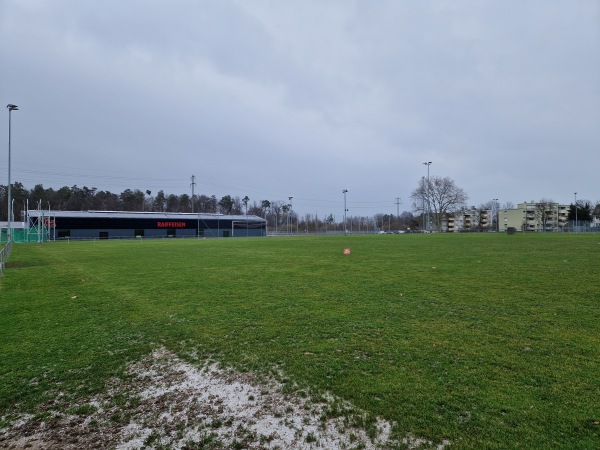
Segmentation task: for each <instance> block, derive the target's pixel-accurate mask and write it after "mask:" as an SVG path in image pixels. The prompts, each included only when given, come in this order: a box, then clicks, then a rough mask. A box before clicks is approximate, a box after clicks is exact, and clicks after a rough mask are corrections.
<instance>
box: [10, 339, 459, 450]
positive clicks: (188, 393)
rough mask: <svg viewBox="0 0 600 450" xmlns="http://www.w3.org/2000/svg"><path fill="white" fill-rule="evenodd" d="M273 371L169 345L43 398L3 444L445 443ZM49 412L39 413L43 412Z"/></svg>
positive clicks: (222, 446) (79, 446)
mask: <svg viewBox="0 0 600 450" xmlns="http://www.w3.org/2000/svg"><path fill="white" fill-rule="evenodd" d="M287 391H289V389H286V387H285V386H284V385H283V384H281V383H279V382H278V381H276V380H275V379H265V378H264V377H261V378H260V379H259V378H258V377H257V376H255V375H254V374H252V373H240V372H236V371H233V370H227V369H223V368H220V367H219V366H218V365H217V364H210V365H205V366H204V367H203V368H198V367H195V366H194V365H192V364H189V363H186V362H184V361H182V360H181V359H179V358H178V357H177V356H176V355H175V354H174V353H172V352H170V351H168V350H166V349H158V350H156V351H154V352H153V353H152V354H151V355H149V356H148V357H146V358H144V359H143V360H141V361H139V362H138V363H136V364H133V365H132V366H130V367H129V370H128V373H127V376H126V377H125V379H120V380H112V381H111V382H110V383H109V384H108V386H107V389H106V392H105V393H104V394H102V395H99V396H96V397H93V398H90V399H87V400H86V401H83V402H81V403H79V404H76V405H62V404H60V402H57V403H54V404H52V403H51V404H48V405H44V407H43V408H42V409H43V412H44V414H41V415H39V416H38V417H33V416H26V415H23V416H22V417H19V418H18V419H17V420H14V421H12V422H11V424H10V426H8V427H6V428H4V429H2V430H0V448H31V449H36V448H39V449H42V448H43V449H82V448H85V449H87V448H116V449H139V448H178V449H230V448H231V449H313V448H315V449H316V448H321V449H322V448H327V449H353V448H361V449H383V448H397V447H402V448H417V447H418V448H439V449H441V448H444V447H445V446H446V445H447V444H448V443H447V442H444V443H442V444H440V445H434V444H433V443H432V442H429V441H426V440H423V439H418V438H414V437H411V436H409V437H406V438H404V439H402V440H400V441H398V440H392V439H391V438H390V432H391V429H392V424H391V423H389V422H386V421H383V420H380V419H374V418H370V417H369V416H368V415H367V414H365V413H363V412H361V411H359V410H357V409H356V408H354V407H353V406H352V405H351V404H350V403H348V402H345V401H342V400H340V399H337V398H334V397H333V396H319V397H318V398H316V397H314V396H310V395H308V393H306V392H305V391H298V390H295V391H293V392H287ZM40 417H42V418H40Z"/></svg>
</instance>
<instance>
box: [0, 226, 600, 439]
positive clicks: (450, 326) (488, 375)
mask: <svg viewBox="0 0 600 450" xmlns="http://www.w3.org/2000/svg"><path fill="white" fill-rule="evenodd" d="M347 248H349V249H350V250H351V251H350V254H344V249H347ZM599 275H600V235H593V234H586V235H584V234H580V235H566V234H527V235H522V234H518V235H515V236H507V235H504V234H496V233H486V234H468V235H467V234H464V235H429V236H421V235H368V236H358V235H349V236H318V237H312V236H306V237H299V236H297V237H281V238H256V239H213V240H211V239H203V240H195V239H189V240H154V241H153V240H143V241H142V240H132V241H96V242H69V243H67V242H55V243H44V244H15V245H14V246H13V250H12V255H11V259H10V260H9V262H8V264H7V268H6V271H5V274H4V276H3V277H2V278H1V279H0V336H1V339H0V440H1V438H2V434H3V433H5V434H6V433H8V431H7V430H10V427H12V426H14V421H15V420H16V419H18V418H21V419H22V418H23V417H27V418H29V419H28V420H32V421H37V422H38V423H41V422H43V421H49V420H51V414H50V413H49V410H50V409H49V408H48V405H49V404H55V405H56V408H59V409H60V408H67V409H68V408H69V405H70V404H78V405H79V406H78V407H77V408H75V409H73V408H71V409H70V410H68V413H69V414H71V415H74V416H80V417H81V418H82V420H84V419H85V417H86V414H89V412H90V409H86V408H84V407H82V406H81V404H80V402H79V401H80V400H81V399H84V398H92V397H93V396H94V395H96V394H98V393H100V392H103V391H105V390H106V386H107V382H108V381H109V380H114V379H123V380H126V379H127V377H128V376H130V375H128V374H127V372H126V367H127V365H128V364H131V363H132V362H135V361H139V360H140V359H142V358H143V357H144V356H145V355H148V354H150V353H151V352H152V351H154V350H156V349H157V348H159V347H160V348H164V349H168V351H170V352H173V353H174V354H176V355H178V356H179V357H181V358H182V359H183V360H185V361H188V362H190V363H192V364H196V365H198V366H199V365H201V363H202V362H203V361H206V360H210V361H217V362H219V363H220V364H222V365H224V366H226V367H231V368H234V369H235V370H238V371H241V372H252V373H257V374H263V375H265V376H267V375H269V374H277V376H278V379H279V380H280V381H281V382H282V383H284V384H286V383H287V384H288V385H289V386H290V391H297V392H300V393H310V395H311V396H318V395H322V394H324V393H330V394H332V395H334V396H336V398H340V399H343V400H344V401H348V402H350V403H351V404H352V405H354V406H355V407H356V408H357V409H360V410H361V411H365V412H366V413H367V414H368V415H369V417H380V418H383V419H385V420H387V421H389V422H390V423H392V424H393V426H392V436H393V437H395V438H396V439H397V441H396V442H397V443H398V442H400V443H401V442H403V441H402V439H403V437H405V436H409V435H410V436H418V437H420V438H422V439H424V441H422V442H426V443H428V444H427V445H430V446H433V447H435V446H437V445H444V446H447V447H448V448H517V447H518V448H578V449H586V448H589V449H592V448H600V381H599V380H600V356H599V355H600V282H599ZM53 402H54V403H53ZM78 402H79V403H78ZM90 408H92V409H93V406H90ZM332 414H341V415H343V414H344V412H343V411H337V412H332ZM21 419H19V420H21ZM113 419H114V420H115V421H122V422H123V421H124V422H126V421H127V420H128V418H127V417H122V416H118V417H116V418H113ZM307 443H310V440H308V439H307ZM443 443H445V444H443ZM145 444H146V445H148V446H152V445H151V444H152V442H151V441H150V442H149V441H146V442H145ZM403 445H404V444H403ZM427 445H426V444H423V446H427ZM397 447H398V448H402V445H401V444H398V445H397ZM196 448H213V447H209V446H208V445H206V446H204V447H202V446H201V445H200V444H197V447H196Z"/></svg>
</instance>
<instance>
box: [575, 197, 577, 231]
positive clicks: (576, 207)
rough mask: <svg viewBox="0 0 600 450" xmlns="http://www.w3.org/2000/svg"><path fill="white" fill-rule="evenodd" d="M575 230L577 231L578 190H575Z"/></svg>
mask: <svg viewBox="0 0 600 450" xmlns="http://www.w3.org/2000/svg"><path fill="white" fill-rule="evenodd" d="M575 231H577V192H575Z"/></svg>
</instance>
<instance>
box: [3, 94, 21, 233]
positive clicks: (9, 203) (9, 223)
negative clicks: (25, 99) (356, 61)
mask: <svg viewBox="0 0 600 450" xmlns="http://www.w3.org/2000/svg"><path fill="white" fill-rule="evenodd" d="M6 107H7V108H8V229H7V230H6V232H7V234H6V241H7V242H10V241H11V240H12V215H13V210H12V191H11V185H10V146H11V128H12V127H11V119H12V112H13V111H18V110H19V107H18V106H17V105H13V104H10V103H9V104H8V105H6Z"/></svg>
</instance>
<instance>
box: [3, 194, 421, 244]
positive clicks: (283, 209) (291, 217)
mask: <svg viewBox="0 0 600 450" xmlns="http://www.w3.org/2000/svg"><path fill="white" fill-rule="evenodd" d="M11 197H12V202H13V216H14V220H15V221H22V220H23V212H24V211H25V210H26V209H27V208H29V209H43V210H52V211H93V210H97V211H148V212H174V213H206V214H233V215H245V214H250V215H256V216H259V217H262V218H264V219H266V220H267V222H268V226H269V228H270V229H271V230H274V231H278V232H281V233H288V232H289V233H292V232H293V233H302V232H315V231H317V232H328V231H331V232H333V231H344V223H343V219H342V220H340V217H339V216H338V218H337V219H336V216H335V215H334V214H332V213H331V214H329V215H326V216H324V217H318V216H317V215H316V214H314V215H313V214H305V215H303V216H300V215H298V214H297V213H296V212H295V211H293V209H292V205H291V204H290V203H288V202H285V201H281V200H258V201H257V200H252V201H251V199H250V198H249V197H248V196H247V195H246V196H244V197H239V196H232V195H224V196H223V197H221V198H220V199H219V198H217V197H216V196H215V195H211V196H208V195H204V194H200V195H195V196H194V198H193V199H192V198H191V196H190V195H188V194H181V195H175V194H166V193H165V192H164V191H163V190H160V191H158V192H156V194H153V193H152V191H150V190H140V189H125V190H124V191H123V192H121V193H119V194H117V193H114V192H110V191H104V190H99V189H97V188H95V187H91V188H90V187H87V186H83V187H79V186H77V185H74V186H71V187H69V186H63V187H61V188H60V189H53V188H45V187H44V186H43V185H42V184H37V185H35V186H34V188H33V189H27V188H26V187H25V186H24V185H23V184H22V183H20V182H15V183H14V184H12V187H11ZM7 200H8V191H7V186H6V185H0V221H7V220H8V201H7ZM410 227H413V229H414V228H417V227H418V222H417V221H415V218H414V217H413V215H412V214H411V213H409V212H403V213H402V214H401V215H400V216H393V215H388V214H376V215H375V216H373V217H366V216H348V217H347V220H346V224H345V229H347V230H348V231H351V232H362V231H364V232H367V231H373V230H375V229H384V230H391V229H402V228H403V229H406V228H410Z"/></svg>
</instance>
